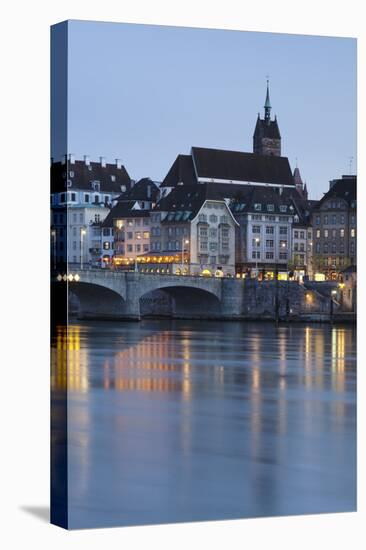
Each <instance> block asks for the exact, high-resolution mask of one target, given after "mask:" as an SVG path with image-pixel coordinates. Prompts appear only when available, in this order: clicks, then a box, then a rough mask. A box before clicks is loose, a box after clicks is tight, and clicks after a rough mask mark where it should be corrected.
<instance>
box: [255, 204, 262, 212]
mask: <svg viewBox="0 0 366 550" xmlns="http://www.w3.org/2000/svg"><path fill="white" fill-rule="evenodd" d="M254 210H262V205H261V204H260V203H259V202H256V203H254Z"/></svg>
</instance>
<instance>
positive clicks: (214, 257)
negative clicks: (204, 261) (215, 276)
mask: <svg viewBox="0 0 366 550" xmlns="http://www.w3.org/2000/svg"><path fill="white" fill-rule="evenodd" d="M215 263H216V256H210V264H211V265H215Z"/></svg>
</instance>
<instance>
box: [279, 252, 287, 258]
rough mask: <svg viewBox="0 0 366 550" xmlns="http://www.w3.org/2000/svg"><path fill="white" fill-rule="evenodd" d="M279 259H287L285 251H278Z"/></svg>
mask: <svg viewBox="0 0 366 550" xmlns="http://www.w3.org/2000/svg"><path fill="white" fill-rule="evenodd" d="M280 260H287V252H280Z"/></svg>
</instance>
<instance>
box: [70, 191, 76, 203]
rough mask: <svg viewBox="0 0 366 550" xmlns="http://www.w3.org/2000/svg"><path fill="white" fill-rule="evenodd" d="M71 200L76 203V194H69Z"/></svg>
mask: <svg viewBox="0 0 366 550" xmlns="http://www.w3.org/2000/svg"><path fill="white" fill-rule="evenodd" d="M71 200H72V201H73V202H76V193H71Z"/></svg>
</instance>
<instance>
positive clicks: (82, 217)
mask: <svg viewBox="0 0 366 550" xmlns="http://www.w3.org/2000/svg"><path fill="white" fill-rule="evenodd" d="M79 222H80V223H83V222H84V214H83V213H82V212H80V214H79Z"/></svg>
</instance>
